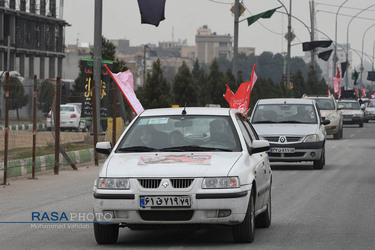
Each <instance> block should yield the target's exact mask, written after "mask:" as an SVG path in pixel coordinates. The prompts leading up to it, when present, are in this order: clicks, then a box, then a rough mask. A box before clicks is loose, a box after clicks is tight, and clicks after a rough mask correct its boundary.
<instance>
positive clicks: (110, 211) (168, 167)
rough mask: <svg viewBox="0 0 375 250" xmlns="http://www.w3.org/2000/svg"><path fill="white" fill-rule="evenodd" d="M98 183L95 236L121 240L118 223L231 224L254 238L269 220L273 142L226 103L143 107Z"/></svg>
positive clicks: (237, 234)
mask: <svg viewBox="0 0 375 250" xmlns="http://www.w3.org/2000/svg"><path fill="white" fill-rule="evenodd" d="M96 150H97V152H99V153H104V154H107V155H108V157H107V159H106V161H105V162H104V164H103V166H102V167H101V169H100V171H99V175H98V178H97V179H96V180H95V183H94V190H93V191H94V214H95V216H96V223H94V233H95V239H96V241H97V243H98V244H111V243H115V242H116V241H117V238H118V233H119V228H121V227H128V228H130V229H139V228H141V229H142V228H149V227H151V228H158V226H163V227H162V228H165V227H167V226H168V225H169V226H178V225H179V226H183V225H195V226H197V225H201V226H207V225H227V226H231V227H232V231H233V239H234V241H235V242H252V241H253V240H254V233H255V231H254V230H255V226H256V225H257V226H259V227H264V228H266V227H269V226H270V224H271V184H272V171H271V168H270V164H269V160H268V155H267V152H268V150H269V143H268V142H267V141H265V140H259V138H258V136H257V134H256V132H255V130H254V129H253V127H252V125H251V124H250V122H249V121H248V120H246V119H245V118H244V117H243V116H241V115H240V114H239V113H238V111H237V110H233V109H228V108H189V107H187V108H166V109H150V110H145V111H144V112H143V113H141V114H140V115H138V116H137V117H136V118H135V119H134V120H133V121H132V122H131V124H130V125H129V126H128V127H127V129H126V130H125V131H124V133H123V134H122V135H121V137H120V139H119V140H118V142H117V144H116V145H115V146H113V147H112V145H111V143H110V142H99V143H98V144H97V145H96Z"/></svg>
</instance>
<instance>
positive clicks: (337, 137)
mask: <svg viewBox="0 0 375 250" xmlns="http://www.w3.org/2000/svg"><path fill="white" fill-rule="evenodd" d="M341 132H342V129H339V131H337V133H336V134H333V139H335V140H340V137H341V136H340V134H341Z"/></svg>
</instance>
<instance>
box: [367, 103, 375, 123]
mask: <svg viewBox="0 0 375 250" xmlns="http://www.w3.org/2000/svg"><path fill="white" fill-rule="evenodd" d="M370 120H375V99H369V100H368V102H367V106H366V108H365V122H368V121H370Z"/></svg>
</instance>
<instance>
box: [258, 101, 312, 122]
mask: <svg viewBox="0 0 375 250" xmlns="http://www.w3.org/2000/svg"><path fill="white" fill-rule="evenodd" d="M251 119H252V120H251V123H254V124H255V123H308V124H316V123H318V117H317V115H316V112H315V109H314V106H313V105H312V104H281V105H280V104H259V105H257V106H256V108H255V110H254V114H253V115H252V118H251Z"/></svg>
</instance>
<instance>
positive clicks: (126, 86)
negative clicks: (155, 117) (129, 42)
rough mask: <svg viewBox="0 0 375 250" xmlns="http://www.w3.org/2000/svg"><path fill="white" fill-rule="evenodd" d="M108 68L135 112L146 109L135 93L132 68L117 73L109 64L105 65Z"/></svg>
mask: <svg viewBox="0 0 375 250" xmlns="http://www.w3.org/2000/svg"><path fill="white" fill-rule="evenodd" d="M104 66H105V67H106V69H107V70H108V73H109V75H110V76H111V77H112V79H113V80H114V81H115V83H116V84H117V86H118V87H119V88H120V90H121V92H122V94H123V95H124V97H125V98H126V100H127V101H128V103H129V104H130V107H131V108H132V110H133V111H134V113H135V114H139V113H141V112H142V111H143V110H144V109H143V107H142V104H141V103H140V102H139V100H138V99H137V96H136V95H135V93H134V89H133V86H134V83H133V74H132V73H131V72H130V70H127V71H124V72H120V73H117V74H113V73H112V72H111V71H110V70H109V68H108V67H107V65H106V64H105V65H104Z"/></svg>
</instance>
